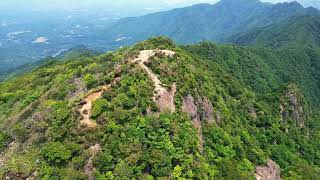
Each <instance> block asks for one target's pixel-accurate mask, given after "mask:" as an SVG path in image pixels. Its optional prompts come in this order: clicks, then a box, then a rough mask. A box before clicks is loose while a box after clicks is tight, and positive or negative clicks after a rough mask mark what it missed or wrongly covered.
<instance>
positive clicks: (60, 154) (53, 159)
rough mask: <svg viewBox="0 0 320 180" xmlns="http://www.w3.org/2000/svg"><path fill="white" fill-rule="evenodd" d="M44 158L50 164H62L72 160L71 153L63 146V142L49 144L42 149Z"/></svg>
mask: <svg viewBox="0 0 320 180" xmlns="http://www.w3.org/2000/svg"><path fill="white" fill-rule="evenodd" d="M42 156H43V157H44V158H45V159H46V160H47V161H48V162H49V163H52V164H61V163H65V161H66V160H68V159H69V158H71V151H70V150H69V149H67V148H66V147H65V146H64V145H63V144H61V142H53V143H49V144H47V145H46V146H45V147H44V148H43V149H42Z"/></svg>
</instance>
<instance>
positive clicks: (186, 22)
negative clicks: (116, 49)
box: [106, 0, 319, 43]
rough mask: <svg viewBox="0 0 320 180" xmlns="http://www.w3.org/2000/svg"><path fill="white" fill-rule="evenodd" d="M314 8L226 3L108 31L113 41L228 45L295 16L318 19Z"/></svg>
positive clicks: (239, 0)
mask: <svg viewBox="0 0 320 180" xmlns="http://www.w3.org/2000/svg"><path fill="white" fill-rule="evenodd" d="M315 14H319V12H318V11H317V10H316V9H314V8H303V6H302V5H300V4H299V3H297V2H291V3H279V4H275V5H274V4H270V3H262V2H260V1H258V0H222V1H220V2H218V3H216V4H214V5H210V4H199V5H194V6H191V7H186V8H180V9H174V10H171V11H166V12H160V13H154V14H149V15H145V16H142V17H136V18H125V19H121V20H119V21H117V22H115V23H113V24H112V25H111V26H110V27H109V28H108V31H106V37H108V38H109V40H110V41H111V40H115V39H119V38H120V39H121V40H123V42H125V43H133V42H135V41H139V40H142V39H145V38H148V37H150V36H156V35H166V36H169V37H171V38H172V39H174V40H175V41H177V42H179V43H193V42H197V41H201V40H213V41H216V42H224V41H225V40H226V39H227V38H228V37H230V36H231V35H234V34H237V33H240V32H246V31H248V30H250V29H252V28H258V27H265V26H268V25H272V24H275V23H279V22H281V21H285V20H288V19H290V18H292V17H295V16H302V15H315Z"/></svg>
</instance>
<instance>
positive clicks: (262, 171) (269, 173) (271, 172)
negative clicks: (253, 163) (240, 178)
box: [255, 159, 281, 180]
mask: <svg viewBox="0 0 320 180" xmlns="http://www.w3.org/2000/svg"><path fill="white" fill-rule="evenodd" d="M280 175H281V174H280V167H279V165H278V164H277V163H275V162H274V161H272V160H271V159H269V160H268V162H267V166H258V167H256V174H255V176H256V179H257V180H281V176H280Z"/></svg>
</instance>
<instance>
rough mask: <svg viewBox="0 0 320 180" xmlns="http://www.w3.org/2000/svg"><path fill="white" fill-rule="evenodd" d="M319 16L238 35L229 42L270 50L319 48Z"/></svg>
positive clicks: (302, 18) (300, 18)
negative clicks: (268, 48) (258, 46)
mask: <svg viewBox="0 0 320 180" xmlns="http://www.w3.org/2000/svg"><path fill="white" fill-rule="evenodd" d="M319 17H320V16H299V17H296V18H292V19H290V20H289V21H285V22H281V23H277V24H273V25H271V26H268V27H264V28H259V29H254V30H251V31H248V32H245V33H242V34H241V33H240V34H237V35H235V36H234V37H233V38H231V40H229V41H231V42H234V43H236V44H240V45H261V46H265V47H271V48H305V47H306V46H316V47H320V18H319Z"/></svg>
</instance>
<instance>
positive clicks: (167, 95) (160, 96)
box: [132, 50, 176, 112]
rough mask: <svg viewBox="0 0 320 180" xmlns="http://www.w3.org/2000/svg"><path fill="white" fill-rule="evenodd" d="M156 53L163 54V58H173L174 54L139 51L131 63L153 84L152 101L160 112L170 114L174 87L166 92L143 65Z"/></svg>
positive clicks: (172, 106)
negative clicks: (167, 111) (145, 74)
mask: <svg viewBox="0 0 320 180" xmlns="http://www.w3.org/2000/svg"><path fill="white" fill-rule="evenodd" d="M156 53H163V54H164V55H165V56H173V55H174V54H175V52H173V51H169V50H143V51H140V54H139V56H138V57H137V58H135V59H133V60H132V62H133V63H138V64H139V66H140V67H141V68H142V69H144V70H145V71H146V72H147V74H148V76H149V77H150V78H151V80H152V81H153V82H154V86H155V89H154V96H153V100H154V101H155V102H156V103H157V104H158V106H159V110H160V112H162V111H164V110H170V111H171V112H174V111H175V105H174V95H175V93H176V85H175V84H173V85H172V86H171V90H170V91H168V90H167V89H166V88H164V87H163V86H162V83H161V81H160V80H159V78H158V77H157V75H156V74H154V73H153V72H152V70H151V69H150V68H149V67H148V66H146V65H145V64H146V63H147V62H148V61H149V59H150V58H151V57H153V56H155V55H156Z"/></svg>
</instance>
